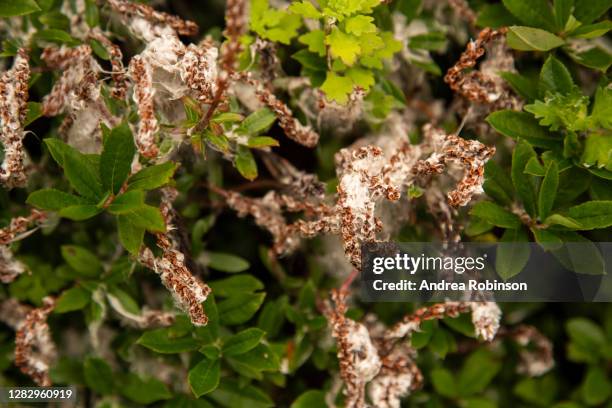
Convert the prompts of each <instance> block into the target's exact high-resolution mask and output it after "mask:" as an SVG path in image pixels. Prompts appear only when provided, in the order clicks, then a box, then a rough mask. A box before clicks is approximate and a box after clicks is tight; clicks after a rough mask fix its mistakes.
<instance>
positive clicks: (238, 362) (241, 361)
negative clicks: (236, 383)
mask: <svg viewBox="0 0 612 408" xmlns="http://www.w3.org/2000/svg"><path fill="white" fill-rule="evenodd" d="M226 361H227V363H228V364H229V365H230V366H231V367H232V368H233V369H234V370H235V371H236V372H238V373H239V374H240V375H242V376H245V377H248V378H254V379H258V380H261V379H262V378H263V375H262V371H276V370H278V369H279V367H280V361H279V359H278V356H277V355H276V354H275V353H274V352H273V351H272V350H271V349H270V347H269V346H267V345H265V344H259V345H257V346H256V347H255V348H254V349H252V350H250V351H247V352H246V353H243V354H240V355H238V356H234V357H227V358H226Z"/></svg>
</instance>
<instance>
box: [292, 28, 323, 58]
mask: <svg viewBox="0 0 612 408" xmlns="http://www.w3.org/2000/svg"><path fill="white" fill-rule="evenodd" d="M298 41H299V42H301V43H302V44H304V45H307V46H308V51H311V52H314V53H315V54H318V55H319V56H320V57H324V56H325V33H323V31H322V30H312V31H310V32H308V33H306V34H302V35H301V36H300V37H299V38H298Z"/></svg>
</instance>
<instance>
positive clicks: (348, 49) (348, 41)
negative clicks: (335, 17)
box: [325, 27, 361, 66]
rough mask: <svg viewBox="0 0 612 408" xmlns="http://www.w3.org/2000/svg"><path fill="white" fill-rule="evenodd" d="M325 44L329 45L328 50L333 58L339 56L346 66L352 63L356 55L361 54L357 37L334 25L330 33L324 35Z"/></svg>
mask: <svg viewBox="0 0 612 408" xmlns="http://www.w3.org/2000/svg"><path fill="white" fill-rule="evenodd" d="M325 44H327V45H329V51H330V52H331V54H332V56H333V57H334V58H340V59H341V60H342V62H344V63H345V64H346V65H348V66H351V65H353V64H354V63H355V61H356V60H357V56H358V55H359V54H361V46H360V45H359V39H358V38H357V37H355V36H353V35H351V34H346V33H344V32H342V31H341V30H340V29H338V28H337V27H334V28H333V29H332V32H331V34H329V35H328V36H327V37H325Z"/></svg>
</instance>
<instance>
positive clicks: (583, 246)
mask: <svg viewBox="0 0 612 408" xmlns="http://www.w3.org/2000/svg"><path fill="white" fill-rule="evenodd" d="M555 235H558V236H559V237H560V238H561V239H562V240H563V242H569V243H570V244H568V245H564V246H563V247H561V248H560V249H558V250H554V251H552V254H553V255H554V256H555V258H557V260H558V261H559V262H560V263H561V264H562V265H563V266H564V267H565V268H566V269H569V270H570V271H574V272H576V273H579V274H584V275H604V274H605V273H606V267H605V264H604V259H603V256H602V254H601V251H600V249H599V247H598V246H597V245H595V244H594V243H593V242H592V241H591V240H589V239H587V238H585V237H583V236H582V235H580V234H578V233H576V232H573V231H555ZM572 242H577V243H578V244H571V243H572Z"/></svg>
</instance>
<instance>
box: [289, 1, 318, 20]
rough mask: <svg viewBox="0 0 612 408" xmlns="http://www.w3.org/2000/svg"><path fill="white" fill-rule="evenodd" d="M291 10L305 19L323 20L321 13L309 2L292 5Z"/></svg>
mask: <svg viewBox="0 0 612 408" xmlns="http://www.w3.org/2000/svg"><path fill="white" fill-rule="evenodd" d="M289 10H290V11H292V12H293V13H296V14H299V15H301V16H302V17H305V18H315V19H318V18H321V17H322V15H321V12H320V11H319V10H317V9H316V8H315V6H314V5H313V4H312V3H311V2H310V1H308V0H302V1H299V2H294V3H291V5H290V6H289Z"/></svg>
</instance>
